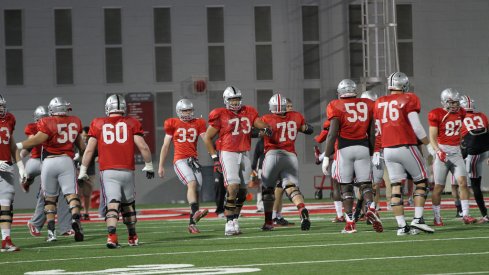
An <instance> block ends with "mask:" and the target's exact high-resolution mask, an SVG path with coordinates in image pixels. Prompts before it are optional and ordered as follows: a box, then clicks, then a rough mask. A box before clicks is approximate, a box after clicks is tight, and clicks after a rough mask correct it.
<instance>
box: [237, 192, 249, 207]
mask: <svg viewBox="0 0 489 275" xmlns="http://www.w3.org/2000/svg"><path fill="white" fill-rule="evenodd" d="M247 193H248V191H247V190H246V189H244V188H240V189H239V190H238V194H237V195H236V207H242V206H243V203H244V202H245V200H246V194H247Z"/></svg>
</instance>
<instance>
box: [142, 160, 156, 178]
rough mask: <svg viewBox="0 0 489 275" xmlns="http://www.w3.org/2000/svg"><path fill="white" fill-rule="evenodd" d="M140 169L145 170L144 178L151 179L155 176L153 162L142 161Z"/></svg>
mask: <svg viewBox="0 0 489 275" xmlns="http://www.w3.org/2000/svg"><path fill="white" fill-rule="evenodd" d="M142 171H143V172H146V178H147V179H152V178H154V177H155V170H154V169H153V163H152V162H146V163H144V168H143V170H142Z"/></svg>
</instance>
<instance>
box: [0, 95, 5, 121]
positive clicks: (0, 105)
mask: <svg viewBox="0 0 489 275" xmlns="http://www.w3.org/2000/svg"><path fill="white" fill-rule="evenodd" d="M5 115H7V101H5V98H3V96H2V95H0V118H4V117H5Z"/></svg>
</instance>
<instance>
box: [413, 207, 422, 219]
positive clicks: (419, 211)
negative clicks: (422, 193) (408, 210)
mask: <svg viewBox="0 0 489 275" xmlns="http://www.w3.org/2000/svg"><path fill="white" fill-rule="evenodd" d="M423 212H424V208H423V207H421V206H415V207H414V218H415V219H419V218H421V217H423Z"/></svg>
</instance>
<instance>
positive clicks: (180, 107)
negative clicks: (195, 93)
mask: <svg viewBox="0 0 489 275" xmlns="http://www.w3.org/2000/svg"><path fill="white" fill-rule="evenodd" d="M175 109H176V111H177V116H178V118H179V119H180V120H182V121H190V120H192V119H194V118H195V117H194V104H193V103H192V102H191V101H190V100H188V99H180V100H179V101H178V102H177V106H176V108H175Z"/></svg>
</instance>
